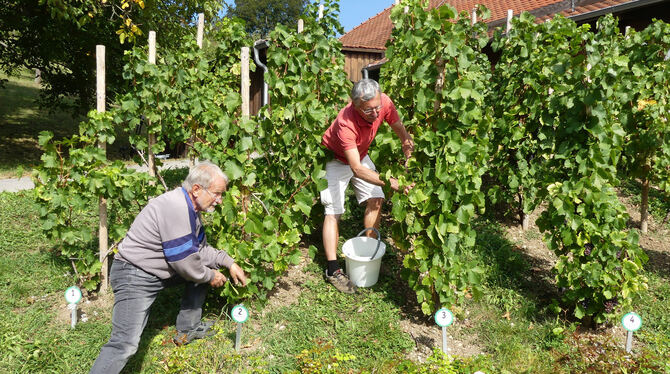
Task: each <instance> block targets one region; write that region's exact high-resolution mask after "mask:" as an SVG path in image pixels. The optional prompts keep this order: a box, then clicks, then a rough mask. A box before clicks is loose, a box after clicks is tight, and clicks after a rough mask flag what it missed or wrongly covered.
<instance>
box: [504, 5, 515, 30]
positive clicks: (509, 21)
mask: <svg viewBox="0 0 670 374" xmlns="http://www.w3.org/2000/svg"><path fill="white" fill-rule="evenodd" d="M512 16H514V12H513V11H512V9H507V31H506V32H507V33H508V34H509V32H510V30H512Z"/></svg>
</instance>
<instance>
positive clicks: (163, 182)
mask: <svg viewBox="0 0 670 374" xmlns="http://www.w3.org/2000/svg"><path fill="white" fill-rule="evenodd" d="M135 152H137V154H138V155H139V156H140V158H141V159H142V162H144V164H145V165H147V167H151V166H149V162H147V159H146V158H144V155H143V154H142V153H141V152H140V151H139V149H137V148H136V149H135ZM155 167H156V165H155V164H154V168H155ZM154 173H156V176H157V177H158V180H160V181H161V184H162V185H163V188H165V191H167V189H168V188H167V185H166V184H165V180H163V176H162V175H161V174H160V173H159V172H158V170H154Z"/></svg>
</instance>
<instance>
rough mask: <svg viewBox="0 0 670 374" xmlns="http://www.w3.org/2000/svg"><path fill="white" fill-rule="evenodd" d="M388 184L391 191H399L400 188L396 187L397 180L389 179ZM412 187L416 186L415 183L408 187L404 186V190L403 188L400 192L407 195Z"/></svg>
mask: <svg viewBox="0 0 670 374" xmlns="http://www.w3.org/2000/svg"><path fill="white" fill-rule="evenodd" d="M389 183H390V185H391V186H390V187H391V189H392V190H393V191H398V190H399V189H400V186H398V180H397V179H395V178H389ZM414 185H416V183H412V184H410V185H409V186H405V188H403V190H402V192H403V193H404V194H407V193H408V192H409V190H411V189H412V188H414Z"/></svg>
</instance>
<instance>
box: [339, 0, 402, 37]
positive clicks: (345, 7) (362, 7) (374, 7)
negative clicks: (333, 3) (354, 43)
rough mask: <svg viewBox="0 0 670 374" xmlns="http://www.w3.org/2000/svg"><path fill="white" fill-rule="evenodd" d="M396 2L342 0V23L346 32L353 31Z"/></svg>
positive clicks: (386, 0) (384, 0) (391, 0)
mask: <svg viewBox="0 0 670 374" xmlns="http://www.w3.org/2000/svg"><path fill="white" fill-rule="evenodd" d="M394 3H395V1H394V0H340V23H341V24H342V27H344V32H345V33H347V32H349V31H351V29H353V28H354V27H356V26H358V25H360V24H361V23H363V22H364V21H366V20H367V19H368V18H370V17H373V16H375V15H376V14H377V13H379V12H381V11H382V10H384V9H386V8H388V7H390V6H391V5H393V4H394Z"/></svg>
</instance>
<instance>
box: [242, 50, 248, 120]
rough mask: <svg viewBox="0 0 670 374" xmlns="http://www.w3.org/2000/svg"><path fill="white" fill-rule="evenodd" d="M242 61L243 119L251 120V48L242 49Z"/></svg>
mask: <svg viewBox="0 0 670 374" xmlns="http://www.w3.org/2000/svg"><path fill="white" fill-rule="evenodd" d="M240 60H241V65H242V66H241V75H242V83H241V87H240V90H241V93H242V118H244V119H248V118H249V86H250V83H249V82H250V81H249V47H242V51H241V53H240Z"/></svg>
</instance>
